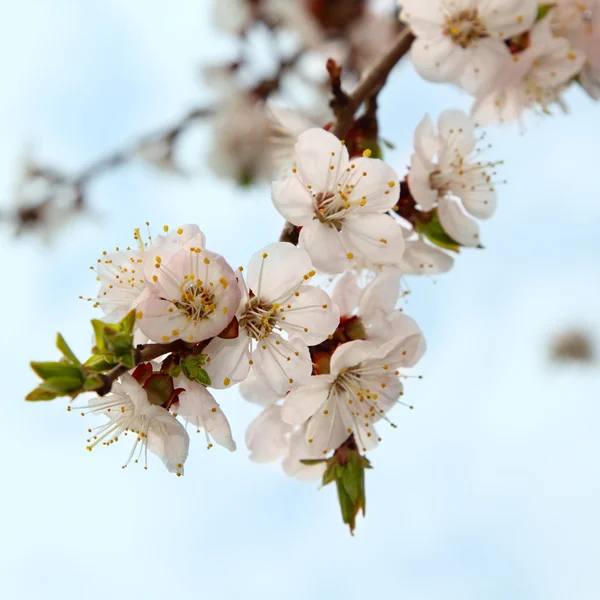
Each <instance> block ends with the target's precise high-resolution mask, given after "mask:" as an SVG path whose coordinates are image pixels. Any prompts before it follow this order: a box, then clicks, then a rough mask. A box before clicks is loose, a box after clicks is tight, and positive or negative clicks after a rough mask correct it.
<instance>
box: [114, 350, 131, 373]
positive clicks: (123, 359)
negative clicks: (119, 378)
mask: <svg viewBox="0 0 600 600" xmlns="http://www.w3.org/2000/svg"><path fill="white" fill-rule="evenodd" d="M117 360H118V361H119V363H120V364H122V365H123V366H124V367H127V368H128V369H133V367H135V363H136V360H135V352H134V351H133V349H131V350H129V351H127V352H124V353H123V354H119V355H118V356H117Z"/></svg>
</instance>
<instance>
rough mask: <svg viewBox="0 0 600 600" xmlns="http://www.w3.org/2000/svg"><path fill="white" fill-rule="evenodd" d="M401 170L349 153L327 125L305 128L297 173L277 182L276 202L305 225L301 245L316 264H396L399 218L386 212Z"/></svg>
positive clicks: (333, 268) (326, 267)
mask: <svg viewBox="0 0 600 600" xmlns="http://www.w3.org/2000/svg"><path fill="white" fill-rule="evenodd" d="M397 186H398V176H397V174H396V173H395V171H394V170H393V169H392V168H391V167H389V166H388V165H386V164H385V163H384V162H382V161H380V160H377V159H371V158H366V157H362V158H356V159H352V160H351V159H350V158H349V156H348V150H347V149H346V146H345V145H344V144H343V142H340V140H338V139H337V138H336V137H335V136H334V135H333V134H331V133H329V132H327V131H324V130H323V129H311V130H309V131H306V132H305V133H303V134H302V135H301V136H300V138H299V141H298V143H297V144H296V167H294V168H293V169H292V174H291V175H290V176H288V177H287V178H286V179H284V180H283V181H277V182H274V183H273V186H272V198H273V203H274V204H275V207H276V208H277V210H278V211H279V212H280V213H281V214H282V215H283V216H284V217H285V218H286V219H287V220H288V221H290V222H291V223H293V224H294V225H297V226H300V227H302V230H301V231H300V242H299V245H300V246H301V247H302V248H304V249H305V250H306V251H307V252H308V253H309V254H310V258H311V260H312V261H313V264H314V266H315V267H316V268H317V269H319V270H321V271H323V272H325V273H331V274H335V273H341V272H343V271H345V270H346V269H347V268H352V266H353V264H354V260H355V259H356V260H368V261H370V262H373V263H376V264H393V263H395V262H397V261H398V260H399V259H400V257H401V256H402V251H403V249H404V239H403V236H402V231H401V228H400V226H399V225H398V223H397V222H396V221H395V220H394V219H393V218H391V217H390V216H388V215H387V214H385V213H386V212H387V211H389V210H390V209H391V208H392V207H393V206H394V204H395V202H396V199H397V195H396V190H395V189H394V188H396V187H397Z"/></svg>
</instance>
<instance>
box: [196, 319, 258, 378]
mask: <svg viewBox="0 0 600 600" xmlns="http://www.w3.org/2000/svg"><path fill="white" fill-rule="evenodd" d="M202 353H203V354H206V356H207V360H206V364H205V365H204V370H205V371H206V372H207V373H208V376H209V377H210V385H211V387H214V388H216V389H224V388H227V387H230V386H232V385H234V384H236V383H239V382H240V381H243V380H244V379H245V378H246V377H247V376H248V372H249V371H250V338H249V337H248V336H247V335H246V331H245V330H244V329H242V328H240V332H239V335H238V337H236V338H234V339H232V340H223V339H221V338H218V337H216V338H213V339H212V340H211V341H210V342H209V343H208V345H207V346H206V348H205V349H204V350H203V351H202Z"/></svg>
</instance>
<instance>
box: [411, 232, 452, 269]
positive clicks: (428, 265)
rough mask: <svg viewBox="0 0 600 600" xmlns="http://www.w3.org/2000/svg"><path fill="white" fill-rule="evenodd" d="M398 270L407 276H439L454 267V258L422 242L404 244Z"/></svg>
mask: <svg viewBox="0 0 600 600" xmlns="http://www.w3.org/2000/svg"><path fill="white" fill-rule="evenodd" d="M399 266H400V270H401V271H402V272H403V273H406V274H407V275H439V274H440V273H446V272H448V271H449V270H450V269H451V268H452V267H453V266H454V258H452V256H450V255H449V254H446V253H445V252H442V250H440V249H439V248H434V247H433V246H430V245H429V244H426V243H425V242H423V241H422V240H415V241H411V242H407V243H406V248H405V250H404V254H403V255H402V261H401V262H400V265H399Z"/></svg>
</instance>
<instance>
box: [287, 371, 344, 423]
mask: <svg viewBox="0 0 600 600" xmlns="http://www.w3.org/2000/svg"><path fill="white" fill-rule="evenodd" d="M333 381H334V378H333V377H332V376H331V375H313V376H312V377H311V378H310V379H309V381H308V382H307V383H306V384H305V385H303V386H301V387H299V388H297V389H295V390H293V391H291V392H290V393H289V394H288V396H287V397H286V399H285V400H284V402H283V409H282V411H281V418H282V419H283V420H284V421H285V422H286V423H289V424H290V425H302V424H303V423H304V422H305V421H307V420H308V419H310V417H312V416H313V415H314V414H315V413H316V412H317V411H318V410H319V409H320V408H321V407H322V406H324V405H325V403H326V402H327V398H328V397H329V392H330V390H331V386H332V384H333Z"/></svg>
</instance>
